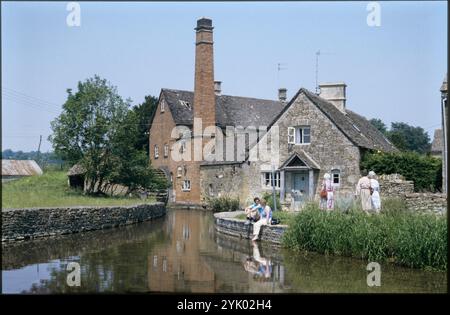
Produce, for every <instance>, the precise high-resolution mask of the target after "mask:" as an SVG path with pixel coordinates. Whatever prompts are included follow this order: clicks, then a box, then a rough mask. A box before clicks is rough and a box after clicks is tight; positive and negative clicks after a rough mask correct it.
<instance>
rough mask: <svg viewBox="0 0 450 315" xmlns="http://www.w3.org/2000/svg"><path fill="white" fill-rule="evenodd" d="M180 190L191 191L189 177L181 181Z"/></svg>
mask: <svg viewBox="0 0 450 315" xmlns="http://www.w3.org/2000/svg"><path fill="white" fill-rule="evenodd" d="M181 190H182V191H191V181H190V180H189V179H185V180H183V183H182V185H181Z"/></svg>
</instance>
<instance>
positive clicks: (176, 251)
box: [148, 211, 216, 292]
mask: <svg viewBox="0 0 450 315" xmlns="http://www.w3.org/2000/svg"><path fill="white" fill-rule="evenodd" d="M210 225H211V222H208V217H207V216H202V215H198V214H197V215H193V214H192V213H190V212H189V211H176V212H175V211H174V212H171V213H169V214H168V221H167V224H166V226H165V229H167V231H166V233H167V234H168V235H170V238H171V240H170V244H169V245H166V246H164V247H157V248H155V249H154V251H153V252H152V253H151V256H149V258H148V263H149V265H148V283H149V289H150V290H151V291H162V292H215V283H216V282H215V276H214V272H213V271H212V270H211V269H210V268H209V267H208V266H207V265H206V264H205V263H204V262H203V261H202V259H201V255H200V253H201V252H202V251H206V249H207V246H208V244H207V242H212V240H211V238H210V237H208V235H206V234H207V233H208V231H209V229H208V226H210Z"/></svg>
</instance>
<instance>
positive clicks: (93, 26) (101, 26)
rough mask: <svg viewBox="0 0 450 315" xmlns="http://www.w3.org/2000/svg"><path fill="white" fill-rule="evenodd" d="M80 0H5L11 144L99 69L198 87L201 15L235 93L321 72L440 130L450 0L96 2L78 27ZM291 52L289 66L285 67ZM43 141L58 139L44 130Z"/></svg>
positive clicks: (350, 91)
mask: <svg viewBox="0 0 450 315" xmlns="http://www.w3.org/2000/svg"><path fill="white" fill-rule="evenodd" d="M67 3H68V2H52V3H50V2H47V3H37V2H30V3H26V2H25V3H23V2H20V3H19V2H7V3H5V2H2V4H1V6H2V22H1V23H2V34H1V35H2V43H1V45H2V61H1V62H2V85H3V86H2V142H3V143H2V147H3V148H2V149H7V148H11V149H13V150H24V151H29V150H36V149H37V146H38V143H39V135H41V134H42V135H43V137H44V139H46V138H47V137H48V135H49V134H50V133H51V129H50V121H51V120H53V119H54V118H55V117H56V116H57V115H58V113H60V111H61V104H62V103H64V101H65V98H66V89H67V88H72V89H74V90H75V89H76V85H77V82H78V81H80V80H81V81H82V80H85V79H86V78H88V77H91V76H93V75H94V74H99V75H100V76H102V77H104V78H106V79H108V80H109V81H110V82H111V83H112V84H114V85H116V86H117V87H118V90H119V93H120V94H121V95H122V97H124V98H128V97H129V98H131V99H132V100H133V103H134V104H138V103H140V102H142V101H143V99H144V96H145V95H149V94H151V95H155V96H157V95H158V94H159V91H160V89H161V88H174V89H187V90H192V89H193V85H194V82H193V81H194V50H195V46H194V40H195V33H194V27H195V24H196V20H197V19H198V18H199V17H202V16H207V17H210V18H212V19H213V25H214V27H215V29H214V40H215V43H214V50H215V51H214V53H215V55H214V59H215V78H216V80H221V81H223V83H222V91H223V94H228V95H241V96H249V97H258V98H268V99H276V97H277V89H278V88H279V87H280V86H282V87H286V88H287V89H288V98H290V97H292V96H293V95H294V93H295V92H296V91H297V90H298V89H299V88H300V87H305V88H308V89H310V90H312V91H314V88H315V52H316V51H318V50H319V49H320V51H321V52H322V55H321V56H320V60H319V82H333V81H344V82H345V83H347V107H348V108H349V109H352V110H354V111H356V112H357V113H359V114H362V115H364V116H366V117H368V118H373V117H378V118H381V119H382V120H383V121H385V122H386V123H388V124H389V125H390V122H392V121H404V122H407V123H409V124H412V125H418V126H421V127H423V128H424V129H425V130H426V131H428V132H429V134H430V137H432V132H433V130H434V129H435V128H438V127H439V126H440V119H441V116H440V107H439V106H440V92H439V88H440V86H441V84H442V80H443V78H444V76H445V74H446V71H447V3H446V2H444V1H442V2H438V1H436V2H406V1H405V2H379V3H380V5H381V25H380V26H379V27H369V26H368V25H367V22H366V19H367V15H368V14H369V12H368V11H367V10H366V6H367V4H368V2H319V3H313V2H281V3H271V2H270V3H268V2H264V3H257V2H256V3H255V2H248V3H244V2H228V3H224V2H222V3H203V2H202V3H200V2H199V3H195V2H186V3H181V2H174V3H157V2H147V3H146V2H136V3H108V2H98V3H86V2H79V4H80V6H81V26H80V27H68V26H67V24H66V17H67V15H68V14H69V12H68V11H66V5H67ZM280 62H281V63H284V67H285V68H286V69H285V70H282V71H280V72H278V71H277V64H278V63H280ZM41 149H42V151H44V152H46V151H48V150H51V144H50V143H49V142H48V141H46V140H45V141H44V142H43V144H42V147H41Z"/></svg>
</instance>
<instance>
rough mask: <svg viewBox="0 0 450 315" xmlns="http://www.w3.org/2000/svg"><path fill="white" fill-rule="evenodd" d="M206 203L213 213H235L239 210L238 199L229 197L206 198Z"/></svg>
mask: <svg viewBox="0 0 450 315" xmlns="http://www.w3.org/2000/svg"><path fill="white" fill-rule="evenodd" d="M207 203H208V205H209V207H210V208H211V209H212V210H213V211H214V212H226V211H237V210H239V209H240V202H239V198H233V197H230V196H223V197H217V198H208V200H207Z"/></svg>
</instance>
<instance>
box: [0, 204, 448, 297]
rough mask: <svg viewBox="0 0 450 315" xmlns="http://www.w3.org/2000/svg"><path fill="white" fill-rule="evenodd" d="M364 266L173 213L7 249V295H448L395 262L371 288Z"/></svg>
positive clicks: (441, 281)
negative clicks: (235, 234)
mask: <svg viewBox="0 0 450 315" xmlns="http://www.w3.org/2000/svg"><path fill="white" fill-rule="evenodd" d="M73 262H75V263H78V266H79V267H80V269H79V270H80V273H79V274H80V277H79V279H80V282H79V286H77V284H78V283H76V282H73V281H72V282H70V281H69V282H68V278H69V279H72V280H73V279H76V278H74V277H73V273H72V272H76V268H75V267H73V264H71V265H70V268H69V270H67V267H68V264H69V263H73ZM366 266H367V262H364V261H362V260H357V259H352V258H344V257H333V256H324V255H319V254H315V253H292V252H290V251H288V250H286V249H280V248H278V247H274V246H270V245H268V244H264V243H262V244H260V243H258V244H253V243H252V242H251V241H249V240H240V239H237V238H231V237H226V236H223V235H219V234H217V233H216V232H215V229H214V218H213V216H212V214H211V213H209V212H204V211H192V210H169V211H168V213H167V215H166V216H165V217H164V218H161V219H157V220H153V221H149V222H144V223H139V224H135V225H131V226H124V227H120V228H115V229H109V230H101V231H93V232H86V233H78V234H71V235H63V236H58V237H53V238H47V239H36V240H29V241H24V242H18V243H8V244H2V292H3V293H37V294H48V293H77V292H89V293H95V292H115V293H126V292H196V293H214V292H215V293H233V292H235V293H278V292H280V293H334V292H336V293H337V292H339V293H372V292H373V293H385V292H390V293H437V292H446V291H447V275H446V273H444V272H432V271H424V270H415V269H408V268H402V267H398V266H393V265H390V264H382V265H381V286H379V287H369V286H368V285H367V280H366V279H367V275H368V274H369V271H367V270H366ZM72 268H75V269H72ZM74 270H75V271H74ZM68 284H71V285H68ZM74 284H75V285H74Z"/></svg>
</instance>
